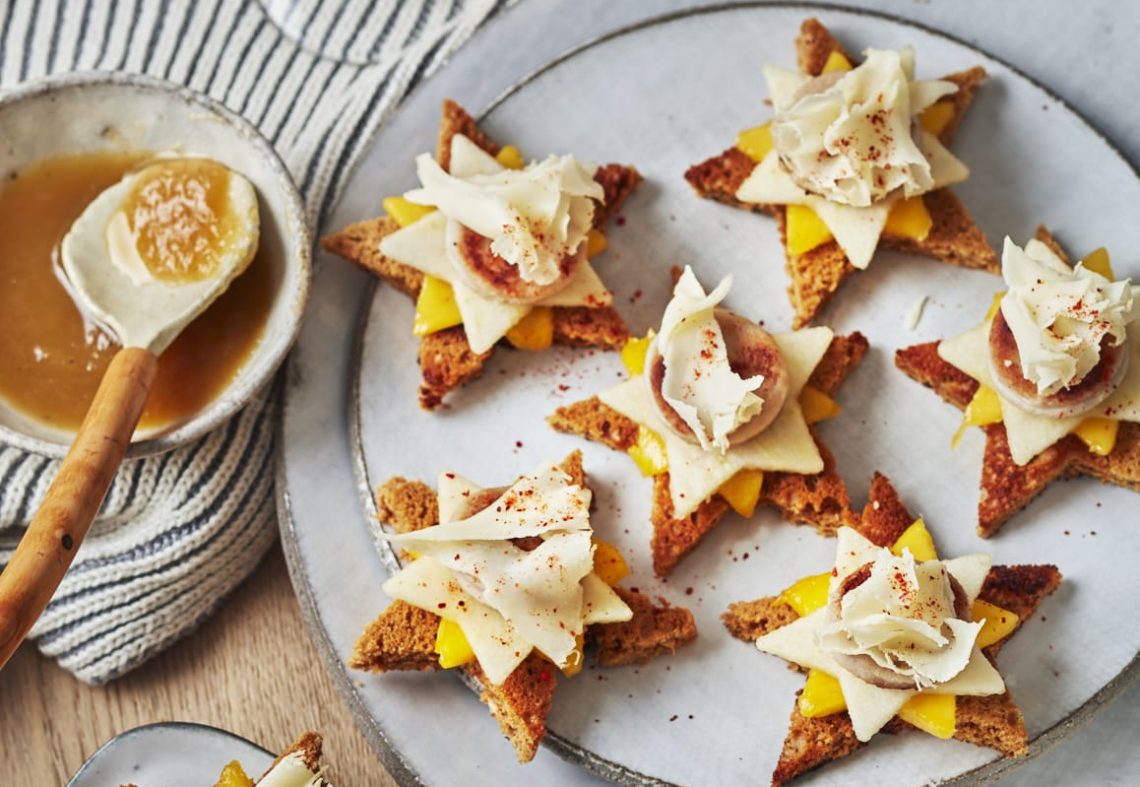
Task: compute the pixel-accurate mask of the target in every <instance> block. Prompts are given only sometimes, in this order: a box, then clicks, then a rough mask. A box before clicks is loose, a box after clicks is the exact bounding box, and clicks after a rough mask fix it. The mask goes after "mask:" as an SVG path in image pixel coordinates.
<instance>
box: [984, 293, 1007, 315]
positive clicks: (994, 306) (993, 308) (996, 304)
mask: <svg viewBox="0 0 1140 787" xmlns="http://www.w3.org/2000/svg"><path fill="white" fill-rule="evenodd" d="M1004 297H1005V291H1004V290H1002V291H1001V292H995V293H994V299H993V302H992V303H990V308H989V309H988V310H987V311H986V321H987V322H988V321H989V320H992V319H993V318H994V317H996V316H997V313H998V309H1000V308H1001V301H1002V298H1004Z"/></svg>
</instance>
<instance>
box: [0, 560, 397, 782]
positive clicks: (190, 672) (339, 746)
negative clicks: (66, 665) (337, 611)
mask: <svg viewBox="0 0 1140 787" xmlns="http://www.w3.org/2000/svg"><path fill="white" fill-rule="evenodd" d="M281 632H296V634H297V636H290V637H288V638H287V641H288V642H290V643H294V644H295V647H293V648H292V649H282V648H281V647H280V643H281V641H282V637H281ZM156 721H195V722H201V723H204V724H211V725H214V726H216V727H222V728H224V729H227V730H231V731H233V732H236V733H237V734H238V735H241V736H243V737H245V738H248V739H250V740H252V741H255V742H257V743H260V744H261V745H262V746H264V747H266V748H267V749H271V750H273V749H279V748H282V747H284V746H286V745H288V743H289V742H290V741H292V739H293V738H294V737H295V736H296V735H297V733H299V732H302V731H304V730H306V729H313V730H318V731H320V732H321V733H322V734H324V736H325V746H324V751H325V759H326V762H327V763H328V764H329V766H330V767H329V771H328V774H329V777H330V778H331V779H332V780H333V783H334V784H336V785H338V787H343V786H344V785H384V786H385V787H390V786H391V785H393V784H395V783H394V782H393V781H392V779H391V778H390V777H389V776H388V774H387V772H385V770H384V768H383V766H382V765H381V764H380V761H379V759H378V758H377V757H376V755H375V754H374V753H373V752H372V750H371V749H370V748H369V747H368V744H367V743H366V742H365V740H364V737H363V736H362V735H361V733H360V731H359V730H357V729H356V726H355V724H354V723H353V720H352V716H351V715H350V713H349V711H348V708H347V707H345V705H344V702H343V701H342V700H341V698H340V696H339V695H338V694H337V693H336V690H335V689H334V688H333V684H332V681H331V679H330V678H329V677H328V676H327V675H326V674H325V672H324V670H323V669H322V668H321V667H320V659H319V657H318V655H317V650H316V646H315V645H314V644H313V643H312V641H311V640H310V638H309V633H308V630H307V629H306V628H305V625H304V622H303V621H302V620H301V611H300V609H299V608H298V606H297V600H296V599H295V598H294V597H293V588H292V586H291V585H290V584H289V577H288V574H287V573H286V570H285V561H284V558H283V557H282V555H281V549H280V547H274V548H273V550H272V551H271V552H270V553H269V555H268V556H267V557H266V558H265V560H264V562H263V563H262V564H261V566H259V567H258V569H257V571H255V572H254V574H253V575H252V576H251V577H250V578H249V579H247V580H246V581H245V583H244V584H243V585H242V586H241V587H240V588H238V590H237V591H236V592H235V593H234V595H233V596H231V597H230V598H228V599H226V601H225V602H224V604H223V606H222V608H221V609H220V610H219V611H218V613H217V614H216V615H214V616H213V617H212V618H210V619H209V620H208V621H207V622H206V623H205V624H204V625H203V626H202V627H201V628H200V629H198V630H197V631H196V632H194V633H193V634H191V635H190V636H188V637H187V638H185V639H183V640H182V641H180V642H177V643H175V644H174V645H173V646H172V647H170V648H169V649H168V650H166V651H165V652H164V653H161V654H159V655H158V656H157V657H155V658H154V659H153V660H151V661H150V662H148V663H146V664H144V665H143V666H142V667H140V668H138V669H137V670H135V671H133V672H130V673H128V674H127V675H126V676H124V677H122V678H120V679H119V680H116V681H113V682H112V683H110V684H109V685H107V686H88V685H87V684H85V683H82V682H80V681H79V680H77V679H76V678H74V677H73V676H72V675H71V674H70V673H68V672H65V671H64V670H63V669H61V668H60V667H59V666H57V665H56V663H55V662H54V661H51V660H49V659H46V658H44V657H43V656H41V655H40V654H39V652H38V651H36V650H35V648H34V647H33V646H32V645H30V644H24V645H23V646H22V647H21V648H20V650H19V651H18V652H17V653H16V655H15V656H14V657H13V658H12V661H11V662H10V663H9V664H8V666H7V667H6V668H5V669H4V670H3V671H2V672H0V753H3V756H0V784H4V785H17V784H19V785H35V786H36V787H41V786H44V787H46V786H47V785H57V784H58V785H63V784H65V783H66V782H67V780H68V779H69V778H70V777H71V775H72V774H73V773H74V772H75V771H76V770H77V769H78V768H79V766H80V765H81V764H82V763H83V761H84V760H85V759H87V757H88V756H90V755H91V753H92V752H94V751H95V750H96V749H97V748H99V746H101V745H102V744H103V743H104V742H105V741H106V740H107V739H108V738H111V737H112V736H114V735H117V734H118V733H120V732H123V731H124V730H128V729H130V728H132V727H137V726H138V725H140V724H149V723H151V722H156ZM148 787H162V785H153V786H148Z"/></svg>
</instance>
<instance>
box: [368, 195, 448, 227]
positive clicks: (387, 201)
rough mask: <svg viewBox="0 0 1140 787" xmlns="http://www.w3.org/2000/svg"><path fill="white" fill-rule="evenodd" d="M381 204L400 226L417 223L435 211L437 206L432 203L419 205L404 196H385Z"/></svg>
mask: <svg viewBox="0 0 1140 787" xmlns="http://www.w3.org/2000/svg"><path fill="white" fill-rule="evenodd" d="M380 206H381V207H382V208H384V212H385V213H387V214H388V216H389V217H390V218H392V219H394V220H395V222H396V223H397V224H399V225H400V227H407V226H408V225H409V224H415V223H416V222H417V221H419V220H420V219H422V218H423V217H424V216H426V215H428V214H429V213H434V212H435V208H433V207H432V206H431V205H417V204H416V203H414V202H409V201H408V200H406V199H404V198H403V197H385V198H384V199H383V200H381V202H380Z"/></svg>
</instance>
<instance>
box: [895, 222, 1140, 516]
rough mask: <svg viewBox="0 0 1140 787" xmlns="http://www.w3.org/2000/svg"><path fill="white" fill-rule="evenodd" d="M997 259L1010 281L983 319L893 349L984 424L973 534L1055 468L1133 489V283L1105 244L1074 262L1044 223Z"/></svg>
mask: <svg viewBox="0 0 1140 787" xmlns="http://www.w3.org/2000/svg"><path fill="white" fill-rule="evenodd" d="M1003 268H1004V275H1005V277H1006V280H1007V283H1009V284H1011V286H1010V289H1009V290H1008V291H1006V292H1003V293H999V295H998V299H996V300H995V301H994V303H993V305H992V306H991V308H990V312H989V313H988V314H987V315H986V317H985V319H984V320H983V321H982V323H981V324H979V325H978V326H976V327H974V328H972V329H970V330H969V331H967V332H966V333H964V334H962V335H960V336H956V337H953V338H951V339H944V340H942V341H937V342H928V343H926V344H919V345H915V346H913V347H906V348H903V349H901V350H899V351H898V352H897V353H896V355H895V365H896V366H898V367H899V369H901V370H902V371H903V372H904V373H905V374H907V375H908V376H910V377H912V378H913V379H915V380H917V381H918V382H920V383H922V384H923V385H926V386H927V387H929V388H932V389H934V391H935V392H936V393H937V394H938V395H939V396H941V397H942V398H943V399H945V400H946V401H948V402H950V403H951V404H953V405H955V406H956V407H958V408H960V409H962V410H964V411H965V417H964V419H963V424H962V429H965V428H966V427H967V426H979V427H981V428H982V429H984V430H985V433H986V447H985V453H984V455H983V458H982V477H981V495H980V497H979V500H978V533H979V535H981V536H982V537H987V538H988V537H989V536H991V535H993V534H994V533H996V532H997V531H998V529H999V528H1000V527H1001V526H1002V525H1003V524H1005V522H1006V521H1008V520H1009V518H1010V517H1012V516H1013V515H1014V514H1016V513H1017V512H1018V511H1020V510H1021V509H1022V508H1024V507H1025V506H1026V505H1028V504H1029V502H1030V501H1031V500H1033V498H1035V497H1036V496H1037V495H1039V494H1041V493H1042V492H1043V491H1045V489H1046V488H1047V487H1048V486H1049V484H1051V483H1052V482H1053V481H1055V480H1057V479H1059V478H1072V477H1075V476H1081V475H1088V476H1092V477H1093V478H1098V479H1100V480H1101V481H1104V482H1106V483H1110V484H1116V485H1118V486H1122V487H1124V488H1126V489H1132V490H1135V491H1140V357H1138V356H1140V341H1138V340H1137V333H1138V331H1140V323H1138V322H1137V319H1136V318H1137V312H1138V310H1140V309H1138V306H1140V299H1137V298H1134V296H1133V293H1134V291H1135V289H1136V288H1135V287H1134V286H1133V285H1131V283H1130V282H1128V281H1122V282H1116V281H1113V272H1112V267H1111V265H1110V263H1109V258H1108V253H1107V251H1106V250H1104V249H1098V250H1097V251H1095V252H1093V253H1092V254H1090V255H1088V256H1087V257H1086V258H1085V259H1084V260H1083V261H1082V262H1081V263H1078V265H1077V266H1076V267H1075V268H1074V267H1070V266H1069V264H1068V257H1067V255H1066V254H1065V252H1064V250H1063V249H1062V248H1061V246H1060V245H1059V244H1058V243H1057V242H1056V240H1055V239H1054V238H1053V236H1052V235H1051V234H1050V233H1049V232H1048V230H1046V229H1045V228H1044V227H1041V228H1039V229H1038V231H1037V237H1036V238H1035V239H1034V240H1031V241H1030V242H1029V243H1028V244H1026V247H1025V249H1024V250H1022V249H1020V248H1018V247H1017V246H1016V245H1015V244H1013V243H1012V242H1011V241H1009V240H1008V239H1007V240H1006V246H1005V250H1004V252H1003ZM979 306H980V305H979ZM979 311H980V309H979ZM1007 311H1008V316H1007V314H1006V312H1007ZM1011 321H1012V322H1011ZM1029 378H1032V379H1029ZM960 435H961V430H960V431H959V434H958V435H955V438H954V443H955V444H956V442H957V439H958V437H959V436H960Z"/></svg>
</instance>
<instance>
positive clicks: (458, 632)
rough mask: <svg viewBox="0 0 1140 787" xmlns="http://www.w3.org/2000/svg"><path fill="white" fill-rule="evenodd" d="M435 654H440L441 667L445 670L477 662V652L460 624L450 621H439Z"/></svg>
mask: <svg viewBox="0 0 1140 787" xmlns="http://www.w3.org/2000/svg"><path fill="white" fill-rule="evenodd" d="M435 652H436V653H438V654H439V666H441V667H443V668H444V669H451V668H452V667H461V666H463V665H464V664H468V663H470V662H472V661H474V660H475V651H473V650H471V643H470V642H468V641H467V635H466V634H464V633H463V629H461V628H460V627H459V624H458V623H455V622H453V621H450V620H443V619H441V620H440V621H439V628H438V629H436V632H435Z"/></svg>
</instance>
